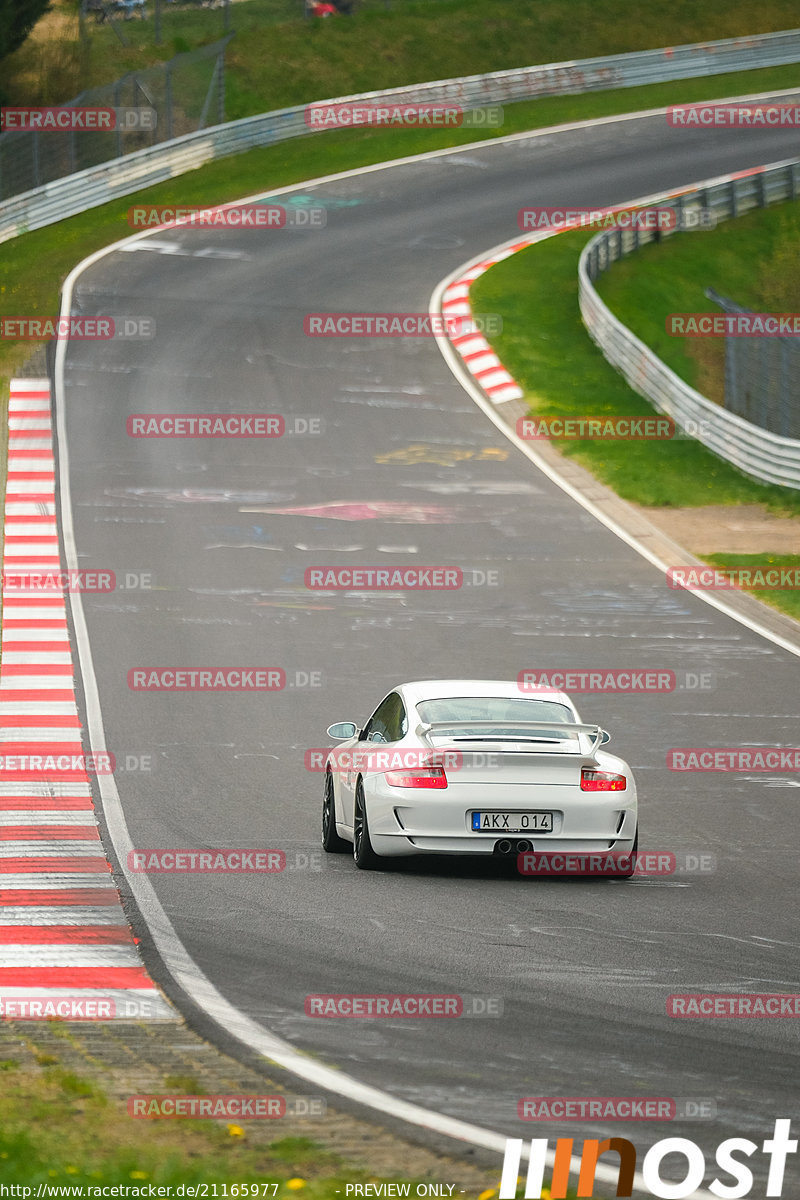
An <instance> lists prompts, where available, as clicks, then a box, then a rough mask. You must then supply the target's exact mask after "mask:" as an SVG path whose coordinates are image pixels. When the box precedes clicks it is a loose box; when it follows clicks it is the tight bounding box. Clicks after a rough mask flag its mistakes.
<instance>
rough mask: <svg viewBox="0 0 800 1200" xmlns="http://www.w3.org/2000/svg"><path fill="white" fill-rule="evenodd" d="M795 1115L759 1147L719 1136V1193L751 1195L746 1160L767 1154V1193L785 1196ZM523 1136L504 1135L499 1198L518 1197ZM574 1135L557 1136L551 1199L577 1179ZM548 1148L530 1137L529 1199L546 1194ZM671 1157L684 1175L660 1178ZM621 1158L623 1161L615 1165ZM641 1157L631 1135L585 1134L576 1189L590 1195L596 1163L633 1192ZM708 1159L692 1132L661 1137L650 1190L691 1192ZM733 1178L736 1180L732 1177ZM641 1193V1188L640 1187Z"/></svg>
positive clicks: (649, 1166)
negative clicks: (600, 1136) (687, 1135)
mask: <svg viewBox="0 0 800 1200" xmlns="http://www.w3.org/2000/svg"><path fill="white" fill-rule="evenodd" d="M790 1133H791V1121H790V1120H789V1119H788V1118H785V1117H781V1118H778V1119H777V1120H776V1121H775V1127H774V1131H773V1134H772V1137H771V1138H767V1139H766V1140H765V1141H764V1142H763V1143H762V1145H761V1146H760V1147H759V1145H758V1143H757V1142H753V1141H750V1140H749V1139H748V1138H743V1137H732V1138H727V1139H726V1140H725V1141H723V1142H720V1144H719V1145H718V1146H717V1149H716V1152H715V1160H714V1165H715V1166H716V1167H718V1168H719V1169H720V1170H721V1171H722V1173H723V1177H722V1178H719V1177H718V1176H717V1177H715V1178H714V1180H713V1182H711V1183H710V1184H709V1185H708V1187H709V1188H710V1190H711V1191H712V1192H713V1193H714V1194H715V1195H717V1196H726V1197H729V1198H731V1200H741V1198H742V1197H744V1196H750V1195H751V1194H752V1188H753V1172H752V1171H751V1170H750V1168H749V1166H748V1165H747V1162H746V1161H743V1160H749V1159H751V1158H752V1157H753V1155H754V1154H757V1153H759V1151H760V1153H761V1154H763V1155H764V1156H765V1157H766V1158H767V1160H768V1163H769V1174H768V1178H767V1186H766V1192H764V1193H762V1194H763V1195H765V1196H770V1197H772V1196H783V1182H784V1175H785V1171H786V1160H787V1158H788V1156H789V1155H790V1154H796V1153H797V1139H796V1138H792V1137H791V1136H790ZM522 1145H523V1143H522V1139H521V1138H508V1139H507V1140H506V1149H505V1155H504V1158H503V1174H502V1178H501V1181H500V1191H499V1200H515V1197H516V1195H517V1180H518V1177H519V1175H520V1165H521V1162H522ZM572 1147H573V1139H572V1138H558V1140H557V1141H556V1145H555V1158H554V1162H553V1168H552V1175H551V1179H550V1184H549V1195H550V1198H551V1200H565V1198H566V1196H567V1192H568V1190H573V1189H574V1188H575V1184H574V1181H573V1180H570V1171H571V1159H572ZM609 1151H613V1153H614V1155H615V1161H614V1163H613V1165H612V1164H610V1163H604V1164H601V1163H600V1159H601V1158H602V1157H603V1156H604V1155H605V1154H608V1153H609ZM549 1152H550V1142H549V1140H548V1139H546V1138H532V1139H531V1141H530V1143H529V1165H528V1171H527V1179H526V1183H525V1200H539V1197H540V1196H542V1194H543V1189H544V1180H545V1170H546V1167H547V1158H548V1154H549ZM667 1157H672V1158H673V1159H674V1158H679V1159H680V1165H679V1166H678V1167H676V1168H675V1170H679V1171H680V1172H682V1178H681V1179H680V1180H679V1181H678V1182H675V1181H674V1180H666V1179H663V1178H662V1173H661V1168H662V1164H663V1162H664V1159H665V1158H667ZM617 1162H618V1163H619V1166H618V1167H617ZM637 1162H638V1152H637V1150H636V1147H635V1146H634V1144H633V1142H630V1141H628V1139H627V1138H620V1137H612V1138H604V1139H603V1141H599V1140H598V1139H596V1138H587V1139H586V1140H585V1141H584V1143H583V1149H582V1152H581V1158H580V1172H579V1175H578V1181H577V1189H576V1195H578V1196H579V1197H591V1196H593V1195H594V1193H595V1180H596V1176H597V1173H598V1167H600V1166H602V1168H603V1170H602V1174H603V1176H604V1178H605V1179H608V1176H609V1173H611V1174H613V1173H614V1172H615V1171H616V1173H617V1193H616V1194H617V1196H632V1195H633V1184H634V1176H635V1174H636V1167H637ZM706 1172H707V1167H706V1160H705V1155H704V1154H703V1151H702V1150H701V1149H700V1147H699V1146H698V1145H697V1143H696V1142H693V1141H691V1139H690V1138H681V1137H669V1138H662V1140H661V1141H659V1142H656V1143H655V1145H654V1146H651V1147H650V1149H649V1150H648V1151H647V1153H646V1154H645V1155H644V1158H643V1159H642V1163H641V1176H642V1181H643V1183H644V1187H645V1188H646V1189H647V1193H648V1194H649V1195H651V1196H656V1197H659V1200H685V1198H686V1197H689V1196H692V1195H693V1194H694V1193H695V1192H696V1191H697V1189H698V1188H699V1187H702V1186H703V1182H704V1180H705V1178H706ZM731 1178H732V1179H733V1182H731ZM637 1194H638V1192H637Z"/></svg>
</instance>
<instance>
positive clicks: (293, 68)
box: [3, 0, 797, 119]
mask: <svg viewBox="0 0 800 1200" xmlns="http://www.w3.org/2000/svg"><path fill="white" fill-rule="evenodd" d="M149 8H150V12H151V15H150V17H149V19H148V20H146V21H140V20H131V21H125V22H120V21H115V22H114V27H113V28H112V27H111V25H110V24H109V23H108V22H107V23H106V24H104V25H97V24H95V23H94V22H93V21H92V20H91V19H90V20H88V21H87V22H86V23H85V33H86V40H85V41H84V43H83V44H80V43H79V41H78V36H77V32H78V31H77V19H76V13H77V4H76V3H75V0H57V3H56V5H55V8H54V11H53V12H51V13H50V14H48V15H46V16H45V17H44V18H43V19H42V21H40V22H39V23H38V24H37V26H36V30H35V31H34V36H33V37H32V38H31V39H29V40H28V42H26V43H25V44H24V45H23V46H22V47H21V48H20V49H19V50H18V51H17V52H16V54H14V55H11V56H10V57H9V58H8V59H7V60H6V62H5V63H4V72H3V74H4V81H5V82H4V85H3V87H4V89H5V92H6V95H7V97H8V98H7V100H6V103H12V104H31V103H48V104H52V103H55V102H57V101H58V100H59V99H64V97H65V96H67V95H70V96H71V95H75V94H76V93H77V92H78V91H81V90H83V89H84V88H88V87H95V86H98V85H99V84H103V83H110V82H111V81H113V80H115V79H118V78H120V77H121V76H122V75H124V74H125V73H126V72H128V71H134V70H141V69H143V68H147V67H150V66H152V65H154V64H156V63H158V62H162V61H164V60H165V59H168V58H171V57H173V56H174V55H176V54H179V53H182V52H184V51H186V50H189V49H193V48H195V47H197V46H200V45H203V44H207V43H210V42H213V41H216V40H217V39H218V38H219V37H221V36H222V35H223V13H222V11H221V9H219V8H217V9H214V10H211V9H203V8H200V7H199V5H180V6H179V5H172V4H169V3H162V6H161V32H162V42H161V45H159V46H157V45H155V22H154V20H153V12H152V9H153V6H152V5H150V6H149ZM301 13H302V4H301V0H247V2H246V3H236V4H233V5H232V6H231V24H232V26H233V28H234V29H235V30H236V31H237V36H236V37H235V38H234V40H233V42H232V44H231V46H230V48H229V52H228V55H227V65H228V72H227V102H228V119H234V118H236V117H240V116H248V115H250V114H252V113H256V112H263V111H264V110H266V109H270V108H280V107H283V106H284V105H289V104H302V103H305V102H306V101H308V100H315V99H322V98H325V97H327V96H339V95H347V94H349V93H352V92H361V91H372V90H375V89H378V88H386V87H399V86H401V85H403V84H407V83H415V82H417V83H419V82H424V81H425V80H428V79H443V78H448V77H453V76H458V75H472V74H479V73H482V72H486V71H499V70H505V69H506V68H511V67H521V66H528V65H530V64H531V63H547V62H561V61H572V60H574V59H578V58H588V57H593V56H597V55H607V54H619V53H625V52H627V51H633V50H642V49H657V48H659V47H661V46H674V45H679V44H682V43H686V42H694V41H701V42H702V41H706V40H716V39H718V38H728V37H740V36H743V35H748V34H754V33H768V32H772V31H778V30H782V29H791V28H793V27H794V26H796V25H797V5H796V3H795V0H762V3H761V4H759V5H758V7H757V8H754V6H753V5H752V3H751V0H729V3H727V4H726V5H725V7H724V11H723V10H721V9H720V7H719V6H718V5H711V6H702V5H697V4H696V2H695V0H650V3H649V4H648V5H646V6H642V5H641V4H640V3H639V2H638V0H537V2H536V3H535V4H520V3H519V2H518V0H492V2H491V4H487V3H486V0H390V7H389V8H388V9H387V8H386V6H385V3H384V0H364V3H362V5H361V8H360V11H358V12H357V14H356V15H355V16H353V17H350V18H340V17H335V18H332V19H330V20H326V21H320V20H313V21H306V20H303V19H302V17H301V15H300V14H301ZM115 31H117V32H115ZM118 33H119V34H121V35H122V39H123V40H124V41H125V42H127V43H128V44H127V45H123V44H122V41H121V40H120V37H119V36H118ZM206 78H207V75H206ZM184 80H185V81H186V87H187V88H188V89H189V92H187V96H188V94H189V93H190V92H191V90H192V87H193V82H192V80H193V76H192V73H191V72H190V71H189V70H188V68H187V70H186V74H185V76H183V77H182V76H181V75H180V74H178V75H177V76H176V78H175V80H174V83H173V86H174V96H175V100H176V102H178V103H179V104H180V103H181V102H182V93H181V88H182V86H183V81H184ZM54 85H55V86H57V87H58V88H59V89H64V88H66V89H67V90H66V91H64V90H60V92H59V93H58V94H56V93H54V91H53V87H54Z"/></svg>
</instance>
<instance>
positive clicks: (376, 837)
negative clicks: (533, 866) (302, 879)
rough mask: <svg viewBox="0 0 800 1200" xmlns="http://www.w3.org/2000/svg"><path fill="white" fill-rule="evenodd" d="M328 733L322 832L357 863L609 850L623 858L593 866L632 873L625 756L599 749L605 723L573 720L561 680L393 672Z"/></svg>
mask: <svg viewBox="0 0 800 1200" xmlns="http://www.w3.org/2000/svg"><path fill="white" fill-rule="evenodd" d="M328 736H329V737H331V738H333V739H335V740H337V741H338V742H339V743H340V745H339V746H337V747H335V748H334V749H332V750H331V752H330V754H329V755H328V758H327V761H326V764H325V796H324V801H323V808H322V844H323V846H324V848H325V850H327V851H328V852H329V853H342V852H344V851H350V849H351V845H352V853H353V856H354V858H355V862H356V865H357V866H358V867H360V868H361V869H362V870H375V869H376V868H379V867H380V864H381V859H382V858H390V857H395V856H397V855H407V854H517V855H523V856H524V855H526V854H529V853H531V852H534V853H537V854H538V853H539V852H545V851H546V852H548V853H550V852H552V853H553V854H561V855H564V854H565V853H569V854H571V855H601V854H603V853H604V852H609V851H610V852H612V855H613V854H618V855H620V863H621V869H619V870H612V871H605V872H603V873H606V874H614V875H617V876H624V877H628V876H630V875H631V874H633V870H634V867H635V861H636V860H635V855H636V848H637V825H638V814H637V804H636V785H635V783H634V780H633V775H632V773H631V769H630V767H629V766H628V764H627V763H626V762H623V760H622V759H621V758H615V757H614V756H613V755H611V754H608V753H606V751H605V750H601V749H600V747H601V746H603V745H604V744H605V743H606V742H608V741H609V734H608V733H606V731H605V730H604V729H601V728H600V726H599V725H584V724H582V723H581V720H580V717H579V716H578V712H577V710H576V708H575V705H574V704H573V703H572V701H571V700H570V698H569V697H568V696H566V695H565V694H564V693H563V692H556V691H538V692H536V691H534V692H527V691H523V690H522V689H521V688H520V685H519V684H517V683H507V682H498V681H497V680H480V679H478V680H475V679H439V680H426V681H423V682H421V683H404V684H402V685H401V686H400V687H397V688H395V689H394V690H393V691H392V692H390V693H389V695H388V696H386V698H385V699H384V700H382V701H381V702H380V704H379V705H378V707H377V708H376V709H375V712H374V713H373V714H372V716H371V717H370V718H369V720H368V721H367V722H366V724H365V725H364V726H363V728H361V727H359V726H358V725H356V724H355V722H353V721H343V722H340V723H338V724H336V725H331V726H330V727H329V729H328ZM518 861H519V860H518ZM574 873H578V874H580V873H583V872H581V871H576V872H574ZM587 873H592V872H591V871H589V872H587ZM598 873H599V872H598Z"/></svg>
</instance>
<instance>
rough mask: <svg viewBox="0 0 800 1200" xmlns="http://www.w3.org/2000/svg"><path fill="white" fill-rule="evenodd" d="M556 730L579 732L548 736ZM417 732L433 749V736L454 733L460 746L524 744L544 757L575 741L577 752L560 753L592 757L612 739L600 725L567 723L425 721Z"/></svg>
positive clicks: (453, 739) (455, 739) (527, 751)
mask: <svg viewBox="0 0 800 1200" xmlns="http://www.w3.org/2000/svg"><path fill="white" fill-rule="evenodd" d="M467 730H469V731H470V735H469V736H467ZM501 731H503V732H501ZM517 731H520V732H517ZM554 731H558V732H560V733H562V734H564V733H566V734H568V735H569V734H575V733H577V734H578V737H577V738H573V737H560V738H556V737H551V736H548V735H549V734H550V733H551V732H554ZM416 733H417V736H418V737H419V738H420V739H421V740H422V741H424V742H427V744H428V745H429V746H431V747H433V748H435V747H434V744H433V738H434V737H444V736H445V735H446V734H453V735H454V737H453V738H452V739H451V740H452V741H454V742H458V743H459V744H461V743H462V742H471V743H485V742H494V743H495V744H497V743H502V742H525V750H526V753H529V754H530V753H534V754H535V753H536V752H537V751H538V750H539V747H541V753H543V754H548V753H552V746H553V745H554V744H557V743H564V742H572V744H573V745H574V746H575V749H574V750H568V751H563V750H562V751H561V753H569V754H581V755H586V754H590V755H592V754H594V753H595V751H596V750H597V749H598V748H599V747H600V746H602V745H603V744H604V743H605V742H608V741H610V740H611V735H610V734H609V733H607V732H606V730H605V729H602V728H601V727H600V726H599V725H580V724H578V723H575V724H574V725H573V724H571V723H567V722H565V721H430V722H426V721H423V722H421V723H420V724H419V725H418V726H417V728H416ZM520 733H521V736H520ZM537 735H541V736H537ZM584 738H587V739H590V740H591V745H590V747H589V749H588V750H587V749H586V748H585V746H584V745H583V739H584Z"/></svg>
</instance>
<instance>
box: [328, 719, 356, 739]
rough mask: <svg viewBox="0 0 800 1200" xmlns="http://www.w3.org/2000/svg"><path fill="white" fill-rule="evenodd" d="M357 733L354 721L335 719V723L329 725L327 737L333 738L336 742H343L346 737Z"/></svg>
mask: <svg viewBox="0 0 800 1200" xmlns="http://www.w3.org/2000/svg"><path fill="white" fill-rule="evenodd" d="M357 733H358V726H357V725H356V724H355V722H354V721H337V723H336V724H335V725H329V726H328V729H327V734H328V737H329V738H333V739H334V741H336V742H345V741H347V739H348V738H351V737H355V736H356V734H357Z"/></svg>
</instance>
